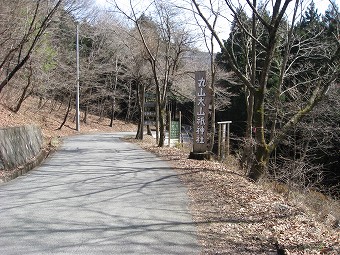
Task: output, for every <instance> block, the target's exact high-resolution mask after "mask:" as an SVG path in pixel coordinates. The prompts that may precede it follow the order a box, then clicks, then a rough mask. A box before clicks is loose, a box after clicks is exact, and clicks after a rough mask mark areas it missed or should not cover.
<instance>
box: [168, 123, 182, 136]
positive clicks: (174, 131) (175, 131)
mask: <svg viewBox="0 0 340 255" xmlns="http://www.w3.org/2000/svg"><path fill="white" fill-rule="evenodd" d="M179 135H180V133H179V121H171V128H170V139H179V138H180V137H179Z"/></svg>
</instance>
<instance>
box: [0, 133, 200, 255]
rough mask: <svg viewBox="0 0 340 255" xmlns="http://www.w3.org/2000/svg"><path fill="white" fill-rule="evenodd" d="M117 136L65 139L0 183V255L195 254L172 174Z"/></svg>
mask: <svg viewBox="0 0 340 255" xmlns="http://www.w3.org/2000/svg"><path fill="white" fill-rule="evenodd" d="M121 136H122V134H100V135H81V136H75V137H71V138H67V139H66V140H65V141H64V143H63V145H62V147H61V149H60V150H59V151H57V152H56V153H54V154H53V155H52V156H51V157H50V158H49V159H47V160H46V161H45V163H44V164H43V165H41V166H40V167H38V168H36V169H35V170H32V171H31V172H29V173H28V174H27V175H25V176H22V177H19V178H17V179H15V180H13V181H11V182H9V183H5V184H2V185H0V254H1V255H8V254H25V255H29V254H34V255H36V254H198V253H199V248H198V244H197V237H196V227H195V225H194V223H193V222H192V218H191V215H190V213H189V210H188V198H187V196H186V189H185V187H183V186H182V184H181V183H180V181H179V180H178V178H177V176H176V173H175V172H174V171H173V170H171V169H170V168H169V165H168V164H167V163H166V162H164V161H162V160H160V159H158V158H156V157H155V156H154V155H152V154H151V153H148V152H145V151H143V150H142V149H140V148H139V147H137V146H136V145H133V144H129V143H126V142H123V141H121V140H120V139H119V137H121Z"/></svg>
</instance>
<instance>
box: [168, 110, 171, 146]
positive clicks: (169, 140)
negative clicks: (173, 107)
mask: <svg viewBox="0 0 340 255" xmlns="http://www.w3.org/2000/svg"><path fill="white" fill-rule="evenodd" d="M168 123H169V137H168V143H169V144H168V145H169V147H171V111H169V120H168Z"/></svg>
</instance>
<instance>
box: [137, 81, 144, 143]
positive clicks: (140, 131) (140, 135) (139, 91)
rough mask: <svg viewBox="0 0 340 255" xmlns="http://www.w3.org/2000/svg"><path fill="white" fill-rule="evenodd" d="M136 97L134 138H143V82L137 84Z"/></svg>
mask: <svg viewBox="0 0 340 255" xmlns="http://www.w3.org/2000/svg"><path fill="white" fill-rule="evenodd" d="M137 98H138V108H139V122H138V129H137V134H136V139H139V140H143V133H144V102H145V87H144V85H143V84H140V85H138V86H137Z"/></svg>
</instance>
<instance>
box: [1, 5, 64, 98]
mask: <svg viewBox="0 0 340 255" xmlns="http://www.w3.org/2000/svg"><path fill="white" fill-rule="evenodd" d="M61 3H62V0H59V1H51V2H50V1H41V0H38V1H35V2H31V1H26V0H24V1H18V0H15V1H2V2H1V4H0V9H1V10H2V11H3V15H1V20H0V29H1V30H0V34H1V41H0V45H1V47H2V51H1V55H0V77H1V80H0V93H1V91H2V90H3V88H4V87H5V86H6V85H7V84H8V82H9V81H10V80H11V79H12V78H13V77H14V75H15V74H16V73H17V72H18V71H19V70H20V69H21V68H22V67H23V66H24V65H25V63H26V62H27V61H28V60H29V58H30V55H31V54H32V52H33V50H34V48H35V47H36V45H37V43H38V41H39V39H40V38H41V37H42V36H43V34H44V32H45V30H46V28H47V27H48V26H49V25H50V22H51V20H52V17H53V15H54V14H55V13H56V11H57V10H58V8H59V6H60V5H61ZM22 12H25V16H24V17H23V16H22V15H21V13H22Z"/></svg>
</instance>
